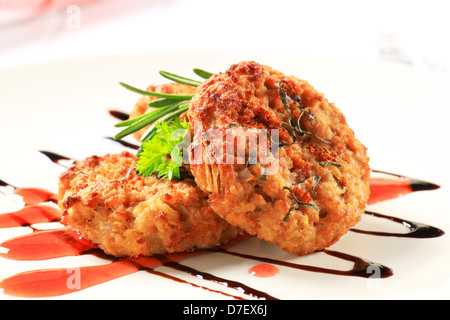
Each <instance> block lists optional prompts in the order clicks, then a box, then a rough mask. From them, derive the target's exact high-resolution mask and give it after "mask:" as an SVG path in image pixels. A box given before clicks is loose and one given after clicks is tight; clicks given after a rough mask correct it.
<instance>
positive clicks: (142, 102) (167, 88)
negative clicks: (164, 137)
mask: <svg viewBox="0 0 450 320" xmlns="http://www.w3.org/2000/svg"><path fill="white" fill-rule="evenodd" d="M195 90H196V88H195V87H192V86H188V85H185V84H181V83H165V84H161V85H149V86H148V87H147V91H153V92H158V93H169V94H194V93H195ZM157 99H159V98H156V97H152V96H147V95H144V96H142V97H141V98H140V99H139V100H138V101H137V102H136V104H135V105H134V108H133V110H131V112H130V119H134V118H137V117H139V116H141V115H143V114H144V113H148V112H151V111H153V110H155V108H150V107H149V106H148V103H149V102H150V101H154V100H157ZM149 127H150V125H149V126H147V127H145V128H142V129H141V130H139V131H136V132H134V133H133V137H134V138H135V139H137V140H141V138H142V136H143V135H144V133H145V131H146V130H147V129H148V128H149Z"/></svg>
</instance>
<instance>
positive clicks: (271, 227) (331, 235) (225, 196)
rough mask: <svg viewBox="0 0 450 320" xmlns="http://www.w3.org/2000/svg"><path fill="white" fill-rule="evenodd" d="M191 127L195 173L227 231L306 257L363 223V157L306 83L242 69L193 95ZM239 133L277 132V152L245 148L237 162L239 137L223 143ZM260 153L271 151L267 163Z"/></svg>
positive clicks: (244, 65) (340, 120)
mask: <svg viewBox="0 0 450 320" xmlns="http://www.w3.org/2000/svg"><path fill="white" fill-rule="evenodd" d="M282 98H283V99H284V100H285V101H284V103H283V100H282ZM188 119H189V121H190V123H191V124H193V123H194V122H196V121H197V125H196V129H195V133H194V138H193V142H192V144H191V147H190V159H191V166H190V169H191V172H192V174H193V175H194V176H195V180H196V182H197V184H198V186H199V187H200V188H201V189H202V190H204V191H207V192H208V193H209V202H210V204H211V206H212V208H213V209H214V211H215V212H216V213H217V214H218V215H220V216H221V217H223V218H224V219H225V220H226V221H228V222H229V223H231V224H232V225H234V226H239V227H241V228H242V229H244V230H245V231H246V232H248V233H249V234H251V235H257V236H258V237H260V238H262V239H264V240H266V241H268V242H271V243H275V244H277V245H278V246H279V247H281V248H282V249H284V250H285V251H287V252H296V253H299V254H306V253H310V252H313V251H315V250H320V249H323V248H326V247H328V246H330V245H331V244H333V243H335V242H336V241H337V240H338V239H339V238H340V237H341V236H342V235H343V234H345V233H346V232H347V231H348V230H349V228H350V227H351V226H353V225H354V224H356V223H357V222H358V221H359V220H360V216H361V213H362V212H363V211H364V208H365V206H366V203H367V200H368V197H369V174H370V170H369V159H368V157H367V155H366V148H365V147H364V145H363V144H361V142H360V141H359V140H357V139H356V138H355V135H354V133H353V131H352V130H351V129H350V128H349V126H348V125H347V123H346V120H345V117H344V115H343V114H342V112H341V111H340V110H339V109H338V108H337V107H335V106H334V104H333V103H330V102H329V101H328V100H327V99H326V98H325V97H324V96H323V94H321V93H319V92H317V91H316V90H315V89H314V88H313V87H312V86H311V85H310V84H309V83H308V82H306V81H304V80H300V79H297V78H296V77H293V76H289V77H288V76H285V75H284V74H282V73H281V72H279V71H276V70H273V69H272V68H270V67H268V66H263V65H260V64H258V63H256V62H252V61H245V62H241V63H238V64H235V65H232V66H231V67H230V68H229V69H228V70H227V71H226V72H224V73H219V74H216V75H214V76H212V77H211V78H210V79H209V80H207V81H205V82H204V83H203V84H202V85H201V86H200V87H199V91H198V94H197V95H196V96H195V97H194V98H193V99H192V101H191V104H190V109H189V111H188ZM198 123H199V124H200V125H198ZM240 129H243V130H244V132H249V131H252V130H253V131H255V129H265V130H266V131H263V132H267V133H269V132H270V134H274V133H278V136H279V144H277V143H275V142H274V143H273V145H272V148H270V149H268V148H263V147H261V146H257V147H256V148H255V146H249V145H248V143H247V144H246V146H245V159H246V160H245V162H243V161H242V157H240V154H238V153H237V150H238V146H237V140H238V139H237V137H239V136H242V134H241V133H242V130H241V133H238V134H235V135H236V137H234V136H232V139H231V140H227V137H228V138H229V134H230V132H234V131H233V130H240ZM272 130H274V131H272ZM211 132H212V133H211ZM238 132H239V131H238ZM258 132H261V131H258ZM227 134H228V135H227ZM230 141H231V142H230ZM230 145H233V148H232V149H231V150H232V151H231V152H230V151H229V149H227V147H229V146H230ZM277 145H278V148H276V146H277ZM255 150H256V151H257V152H256V153H253V152H254V151H255ZM259 150H262V151H263V152H265V151H267V150H268V151H269V154H268V155H267V157H266V158H265V160H264V162H263V161H262V158H260V154H259V152H260V151H259ZM251 154H253V156H254V155H255V154H257V157H258V158H257V161H256V163H253V164H252V163H250V162H249V158H251ZM199 155H200V156H199ZM230 158H231V159H232V161H231V162H230ZM269 168H270V170H269Z"/></svg>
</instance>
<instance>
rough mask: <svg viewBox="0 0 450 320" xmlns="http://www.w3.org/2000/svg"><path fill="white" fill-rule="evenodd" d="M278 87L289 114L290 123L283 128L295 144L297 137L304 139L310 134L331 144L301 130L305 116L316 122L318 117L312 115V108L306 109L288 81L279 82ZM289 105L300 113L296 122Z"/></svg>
mask: <svg viewBox="0 0 450 320" xmlns="http://www.w3.org/2000/svg"><path fill="white" fill-rule="evenodd" d="M277 85H278V94H279V95H280V98H281V102H282V103H283V106H284V109H285V110H286V112H287V114H288V122H285V123H283V124H282V127H283V128H285V129H286V130H287V131H288V132H289V134H290V135H291V137H292V139H293V141H294V142H295V141H297V140H298V138H297V135H298V136H300V137H303V136H304V135H306V134H309V135H312V136H314V137H316V138H317V139H318V140H320V141H322V142H325V143H330V142H329V141H327V140H325V139H322V138H320V137H318V136H317V135H315V134H314V133H312V132H310V131H307V130H303V129H302V128H301V126H300V119H301V118H302V116H303V115H307V116H308V117H309V118H310V119H311V120H314V119H315V118H316V117H315V116H314V115H313V114H312V113H311V111H310V108H304V106H303V101H302V98H301V97H300V96H298V95H297V94H296V93H295V91H294V90H293V89H292V87H291V85H290V84H289V83H288V82H287V81H286V80H280V81H278V82H277ZM285 85H286V86H287V87H288V89H289V90H290V91H291V94H292V95H293V96H294V98H291V96H290V95H289V94H288V93H287V90H286V88H285V87H284V86H285ZM289 103H290V104H293V105H294V106H295V107H297V108H298V109H299V111H300V115H299V116H298V118H297V121H296V122H294V121H293V120H292V113H291V108H290V106H289Z"/></svg>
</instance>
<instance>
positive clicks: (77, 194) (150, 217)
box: [59, 152, 239, 257]
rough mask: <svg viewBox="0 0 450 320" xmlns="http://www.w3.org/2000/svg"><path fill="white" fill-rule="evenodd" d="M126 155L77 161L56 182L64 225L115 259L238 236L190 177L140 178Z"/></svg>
mask: <svg viewBox="0 0 450 320" xmlns="http://www.w3.org/2000/svg"><path fill="white" fill-rule="evenodd" d="M135 161H136V158H135V156H134V155H132V154H130V153H128V152H122V153H120V154H108V155H105V156H103V157H98V156H92V157H89V158H87V159H85V160H83V161H79V162H76V163H75V164H74V165H73V167H71V168H70V169H68V170H67V171H66V172H64V173H63V174H62V175H61V177H60V181H59V199H60V202H59V205H60V207H61V209H62V210H63V222H64V223H65V224H68V225H70V226H71V227H73V228H76V229H78V230H79V231H80V232H81V233H82V235H83V236H84V237H85V238H87V239H89V240H91V241H92V242H93V243H95V244H97V245H98V246H99V247H100V248H101V249H102V250H104V251H105V252H106V253H108V254H111V255H114V256H132V257H136V256H148V255H152V254H163V253H167V252H169V253H170V252H180V251H187V250H193V249H197V248H208V247H211V246H216V245H220V244H223V243H225V242H227V241H228V240H231V239H232V238H234V237H236V236H237V235H238V233H239V229H238V228H236V227H232V226H231V225H229V224H228V223H227V222H225V221H224V220H223V219H222V218H220V217H219V216H217V215H216V214H215V213H214V212H213V210H212V209H211V207H210V205H209V203H208V196H207V193H205V192H203V191H201V190H200V189H199V188H198V187H197V186H196V184H195V182H194V181H193V180H192V179H185V180H183V181H168V180H160V179H158V178H157V177H155V176H150V177H147V178H143V177H142V176H139V175H137V174H136V173H135V170H131V171H129V169H130V168H132V167H133V166H134V165H135Z"/></svg>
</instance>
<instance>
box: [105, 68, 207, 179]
mask: <svg viewBox="0 0 450 320" xmlns="http://www.w3.org/2000/svg"><path fill="white" fill-rule="evenodd" d="M194 73H195V74H197V75H199V76H200V77H201V78H204V79H207V78H209V77H210V76H211V75H212V73H209V72H207V71H204V70H201V69H194ZM159 74H160V75H161V76H163V77H165V78H167V79H169V80H172V81H174V82H177V83H182V84H185V85H189V86H194V87H197V86H198V85H200V84H201V82H200V81H198V80H193V79H190V78H187V77H183V76H179V75H176V74H173V73H170V72H167V71H160V72H159ZM119 84H120V85H121V86H122V87H124V88H126V89H128V90H130V91H132V92H135V93H138V94H141V95H147V96H152V97H156V98H159V99H157V100H153V101H151V102H149V103H148V106H149V107H151V108H155V110H153V111H151V112H149V113H145V114H143V115H141V116H139V117H136V118H134V119H130V120H125V121H123V122H121V123H118V124H116V125H115V127H119V128H121V127H122V128H123V127H126V128H125V129H123V130H122V131H120V132H119V133H118V134H116V136H115V137H114V139H116V140H118V139H122V138H124V137H126V136H128V135H130V134H132V133H134V132H136V131H139V130H141V129H142V128H145V127H147V126H149V125H152V126H151V127H150V128H149V130H147V132H146V133H145V135H144V136H143V137H142V138H141V145H140V147H139V149H138V151H137V154H136V157H137V158H138V159H139V161H138V167H137V168H136V167H134V168H132V169H135V170H136V171H137V173H138V174H140V175H143V176H147V175H150V174H152V173H153V172H157V173H158V176H159V177H161V178H167V179H169V180H171V179H172V178H180V171H179V168H180V167H181V168H182V167H183V163H182V161H179V160H180V159H179V158H180V152H181V151H180V149H179V146H178V142H179V141H181V140H182V139H183V138H184V136H179V137H178V140H175V141H173V140H172V136H171V135H170V134H169V133H171V132H172V131H171V130H175V129H179V128H183V129H185V131H186V132H187V129H188V127H189V124H187V123H186V121H185V120H184V122H182V121H181V122H180V119H179V116H180V114H182V113H183V112H185V111H187V110H188V108H189V102H190V100H191V99H192V98H193V97H194V95H183V94H167V93H159V92H153V91H148V90H142V89H139V88H136V87H133V86H131V85H129V84H126V83H123V82H119ZM166 153H167V154H166ZM167 155H170V159H169V160H168V161H164V160H165V159H166V157H167Z"/></svg>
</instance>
